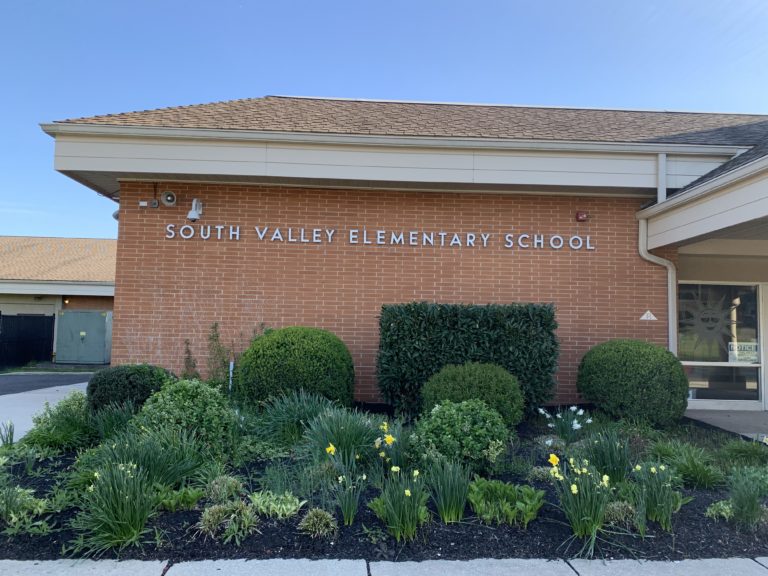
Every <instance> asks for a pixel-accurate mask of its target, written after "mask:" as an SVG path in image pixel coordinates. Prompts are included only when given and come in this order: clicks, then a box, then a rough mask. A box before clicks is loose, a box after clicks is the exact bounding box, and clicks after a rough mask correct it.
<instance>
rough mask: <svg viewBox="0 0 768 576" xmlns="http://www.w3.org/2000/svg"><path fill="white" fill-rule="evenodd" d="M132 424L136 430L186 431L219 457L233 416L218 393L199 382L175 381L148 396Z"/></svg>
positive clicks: (226, 443)
mask: <svg viewBox="0 0 768 576" xmlns="http://www.w3.org/2000/svg"><path fill="white" fill-rule="evenodd" d="M134 423H135V424H136V426H138V427H139V429H141V428H142V427H144V428H147V429H150V430H156V429H161V428H165V429H167V430H178V431H186V432H188V433H191V434H193V435H194V436H195V437H196V438H198V439H199V440H200V441H201V442H202V443H203V444H205V445H207V446H208V447H209V448H210V449H211V450H212V452H214V453H215V454H223V453H224V452H225V451H226V447H227V446H228V443H229V440H230V438H231V434H232V431H233V428H234V426H235V413H234V411H233V410H232V409H231V408H230V406H229V402H228V401H227V399H226V397H225V396H224V395H223V394H222V393H221V392H220V391H219V390H218V389H216V388H213V387H211V386H210V385H209V384H206V383H204V382H200V381H199V380H178V381H177V382H172V383H169V384H166V385H165V386H164V387H163V389H162V390H160V391H159V392H157V393H156V394H153V395H152V396H150V398H149V399H148V400H147V401H146V403H145V404H144V407H143V408H142V409H141V412H139V414H138V415H137V416H136V418H135V420H134Z"/></svg>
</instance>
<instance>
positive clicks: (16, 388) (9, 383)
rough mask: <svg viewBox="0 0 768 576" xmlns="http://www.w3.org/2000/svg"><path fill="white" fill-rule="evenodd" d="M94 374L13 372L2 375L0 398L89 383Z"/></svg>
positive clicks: (0, 378) (0, 377)
mask: <svg viewBox="0 0 768 576" xmlns="http://www.w3.org/2000/svg"><path fill="white" fill-rule="evenodd" d="M92 374H93V372H11V373H10V374H0V396H2V395H4V394H19V393H21V392H29V391H30V390H39V389H41V388H53V387H54V386H68V385H69V384H78V383H80V382H88V380H90V378H91V375H92ZM0 403H2V401H0Z"/></svg>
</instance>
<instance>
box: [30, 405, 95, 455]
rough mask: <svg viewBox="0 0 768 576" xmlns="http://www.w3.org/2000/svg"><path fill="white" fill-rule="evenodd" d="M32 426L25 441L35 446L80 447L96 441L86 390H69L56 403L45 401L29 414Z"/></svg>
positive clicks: (55, 447)
mask: <svg viewBox="0 0 768 576" xmlns="http://www.w3.org/2000/svg"><path fill="white" fill-rule="evenodd" d="M32 422H33V424H34V425H33V427H32V429H31V430H30V431H29V432H27V434H26V436H25V437H24V440H23V441H24V443H25V444H27V445H29V446H36V447H38V448H54V449H62V448H83V447H85V446H89V445H91V444H93V443H94V442H95V441H96V432H95V431H94V429H93V427H92V426H91V419H90V417H89V414H88V407H87V402H86V397H85V394H83V393H82V392H79V391H75V392H71V393H70V394H69V395H68V396H67V397H66V398H64V399H63V400H61V401H60V402H59V403H58V404H56V405H54V406H51V405H50V404H48V403H47V402H46V403H45V408H44V409H43V412H42V413H41V414H37V415H35V416H33V417H32Z"/></svg>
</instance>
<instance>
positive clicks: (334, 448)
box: [302, 408, 377, 465]
mask: <svg viewBox="0 0 768 576" xmlns="http://www.w3.org/2000/svg"><path fill="white" fill-rule="evenodd" d="M376 437H377V431H376V427H375V426H374V424H373V422H372V420H371V418H370V417H369V416H368V415H366V414H363V413H362V412H359V411H357V410H348V409H346V408H331V409H329V410H326V411H325V412H323V413H322V414H319V415H318V416H316V417H314V418H313V419H312V420H310V422H309V426H308V427H307V430H306V431H305V433H304V442H303V445H302V450H303V451H304V452H305V453H306V454H307V455H308V456H309V457H310V459H314V460H316V461H324V459H325V458H326V457H327V455H328V454H330V453H333V454H335V455H338V457H339V458H342V459H344V461H349V460H350V459H353V460H354V459H357V460H359V461H360V463H361V465H368V464H369V463H371V462H373V461H374V458H375V452H374V451H375V448H374V442H375V440H376Z"/></svg>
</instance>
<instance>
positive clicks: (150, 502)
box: [71, 462, 157, 557]
mask: <svg viewBox="0 0 768 576" xmlns="http://www.w3.org/2000/svg"><path fill="white" fill-rule="evenodd" d="M156 504H157V495H156V493H155V491H154V490H153V489H152V485H151V483H150V482H149V479H148V477H147V473H146V472H145V471H144V470H141V469H139V468H138V467H137V466H136V464H134V463H132V462H127V463H119V464H116V465H114V466H108V467H105V468H102V469H100V470H97V471H95V472H94V473H93V477H92V484H90V485H89V486H88V487H87V488H86V489H85V491H84V492H83V493H82V496H81V500H80V503H79V508H80V512H78V514H77V516H75V518H74V519H73V520H72V523H71V525H72V528H73V529H74V530H75V532H76V534H77V538H76V539H75V540H74V541H73V542H72V544H73V548H72V551H73V552H75V553H77V554H79V553H83V555H84V556H86V557H88V556H100V555H102V554H103V553H105V552H106V551H108V550H110V549H113V548H116V549H118V550H122V549H123V548H125V547H127V546H139V545H141V539H142V537H143V536H144V534H146V533H147V532H148V528H147V521H148V520H149V519H150V518H151V517H152V516H153V515H154V512H155V506H156Z"/></svg>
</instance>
